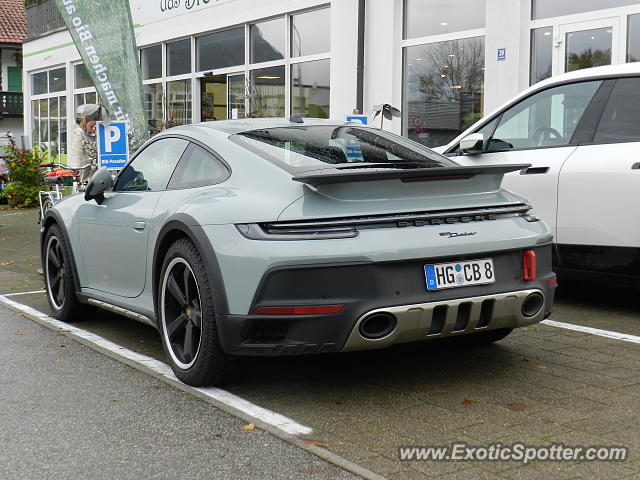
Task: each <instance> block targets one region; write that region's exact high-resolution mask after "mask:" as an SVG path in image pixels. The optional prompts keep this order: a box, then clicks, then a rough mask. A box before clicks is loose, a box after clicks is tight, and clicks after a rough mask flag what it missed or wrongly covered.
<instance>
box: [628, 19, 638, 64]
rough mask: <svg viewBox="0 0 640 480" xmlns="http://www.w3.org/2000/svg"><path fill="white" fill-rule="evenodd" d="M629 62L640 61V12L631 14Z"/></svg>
mask: <svg viewBox="0 0 640 480" xmlns="http://www.w3.org/2000/svg"><path fill="white" fill-rule="evenodd" d="M628 27H629V28H628V30H627V62H640V14H638V15H629V24H628Z"/></svg>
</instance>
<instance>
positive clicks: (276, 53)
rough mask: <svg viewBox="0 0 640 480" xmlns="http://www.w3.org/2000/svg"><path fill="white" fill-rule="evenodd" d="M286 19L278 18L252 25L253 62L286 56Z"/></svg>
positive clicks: (250, 34)
mask: <svg viewBox="0 0 640 480" xmlns="http://www.w3.org/2000/svg"><path fill="white" fill-rule="evenodd" d="M284 22H285V19H284V18H276V19H275V20H269V21H267V22H261V23H254V24H253V25H251V27H250V31H249V36H250V38H251V63H260V62H269V61H271V60H280V59H282V58H284V42H285V38H284V36H285V33H286V31H285V23H284Z"/></svg>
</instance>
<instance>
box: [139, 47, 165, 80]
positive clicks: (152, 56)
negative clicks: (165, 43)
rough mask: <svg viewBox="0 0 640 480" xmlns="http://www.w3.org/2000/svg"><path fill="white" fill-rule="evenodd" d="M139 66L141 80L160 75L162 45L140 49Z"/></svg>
mask: <svg viewBox="0 0 640 480" xmlns="http://www.w3.org/2000/svg"><path fill="white" fill-rule="evenodd" d="M140 67H141V69H142V79H143V80H148V79H150V78H160V77H162V45H156V46H154V47H149V48H143V49H142V50H140Z"/></svg>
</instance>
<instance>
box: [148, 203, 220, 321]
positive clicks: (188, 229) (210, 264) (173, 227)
mask: <svg viewBox="0 0 640 480" xmlns="http://www.w3.org/2000/svg"><path fill="white" fill-rule="evenodd" d="M176 231H178V232H181V234H183V235H186V236H187V237H188V238H189V240H191V241H192V242H193V244H194V245H195V247H196V249H197V250H198V253H199V254H200V257H201V258H202V260H203V261H204V264H205V268H206V271H207V276H208V277H209V283H210V285H211V295H212V296H213V304H214V308H215V310H216V311H215V313H216V314H220V315H226V314H228V313H229V304H228V301H227V293H226V290H225V286H224V282H223V279H222V272H221V270H220V265H219V263H218V258H217V256H216V253H215V251H214V250H213V247H212V246H211V242H209V239H208V237H207V234H206V233H205V231H204V229H203V228H202V226H201V225H199V224H198V222H197V221H196V220H195V219H194V218H193V217H192V216H191V215H188V214H186V213H177V214H174V215H172V216H171V217H169V218H168V219H167V221H166V223H165V224H164V225H163V227H162V228H161V229H160V232H159V233H158V236H157V238H156V243H155V245H154V247H153V265H152V269H151V272H152V273H151V276H152V282H153V283H152V285H153V298H154V306H155V309H156V315H155V318H156V323H158V322H159V319H160V316H159V315H158V311H157V309H158V302H157V295H158V283H159V281H160V273H161V269H162V263H161V262H159V261H158V260H159V259H158V256H159V255H160V253H161V250H165V249H166V248H169V245H170V243H168V244H165V240H166V239H167V237H169V236H170V235H171V234H172V233H173V232H176ZM161 247H162V248H161ZM165 251H166V250H165Z"/></svg>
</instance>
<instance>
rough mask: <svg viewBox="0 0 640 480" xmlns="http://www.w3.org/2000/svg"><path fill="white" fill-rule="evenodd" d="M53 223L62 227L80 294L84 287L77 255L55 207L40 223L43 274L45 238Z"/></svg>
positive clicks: (74, 281) (75, 282)
mask: <svg viewBox="0 0 640 480" xmlns="http://www.w3.org/2000/svg"><path fill="white" fill-rule="evenodd" d="M52 225H56V226H57V227H58V228H59V229H60V232H61V233H62V237H63V240H64V243H65V246H66V247H67V252H68V253H69V257H70V259H71V267H72V268H71V273H72V275H73V283H74V284H75V287H76V296H78V295H79V293H80V289H81V288H82V287H81V285H80V276H79V275H78V267H77V266H76V258H75V255H74V254H73V247H72V245H71V242H70V241H69V233H68V232H67V227H66V226H65V224H64V222H63V221H62V217H61V216H60V214H59V213H58V212H57V211H55V210H53V209H50V210H48V211H47V213H45V215H44V217H43V218H42V223H41V224H40V264H41V265H42V271H43V274H45V272H44V270H45V265H44V256H45V252H44V249H45V244H44V240H45V237H46V235H47V232H48V231H49V229H50V228H51V226H52ZM79 300H80V298H79ZM83 303H84V302H83Z"/></svg>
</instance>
